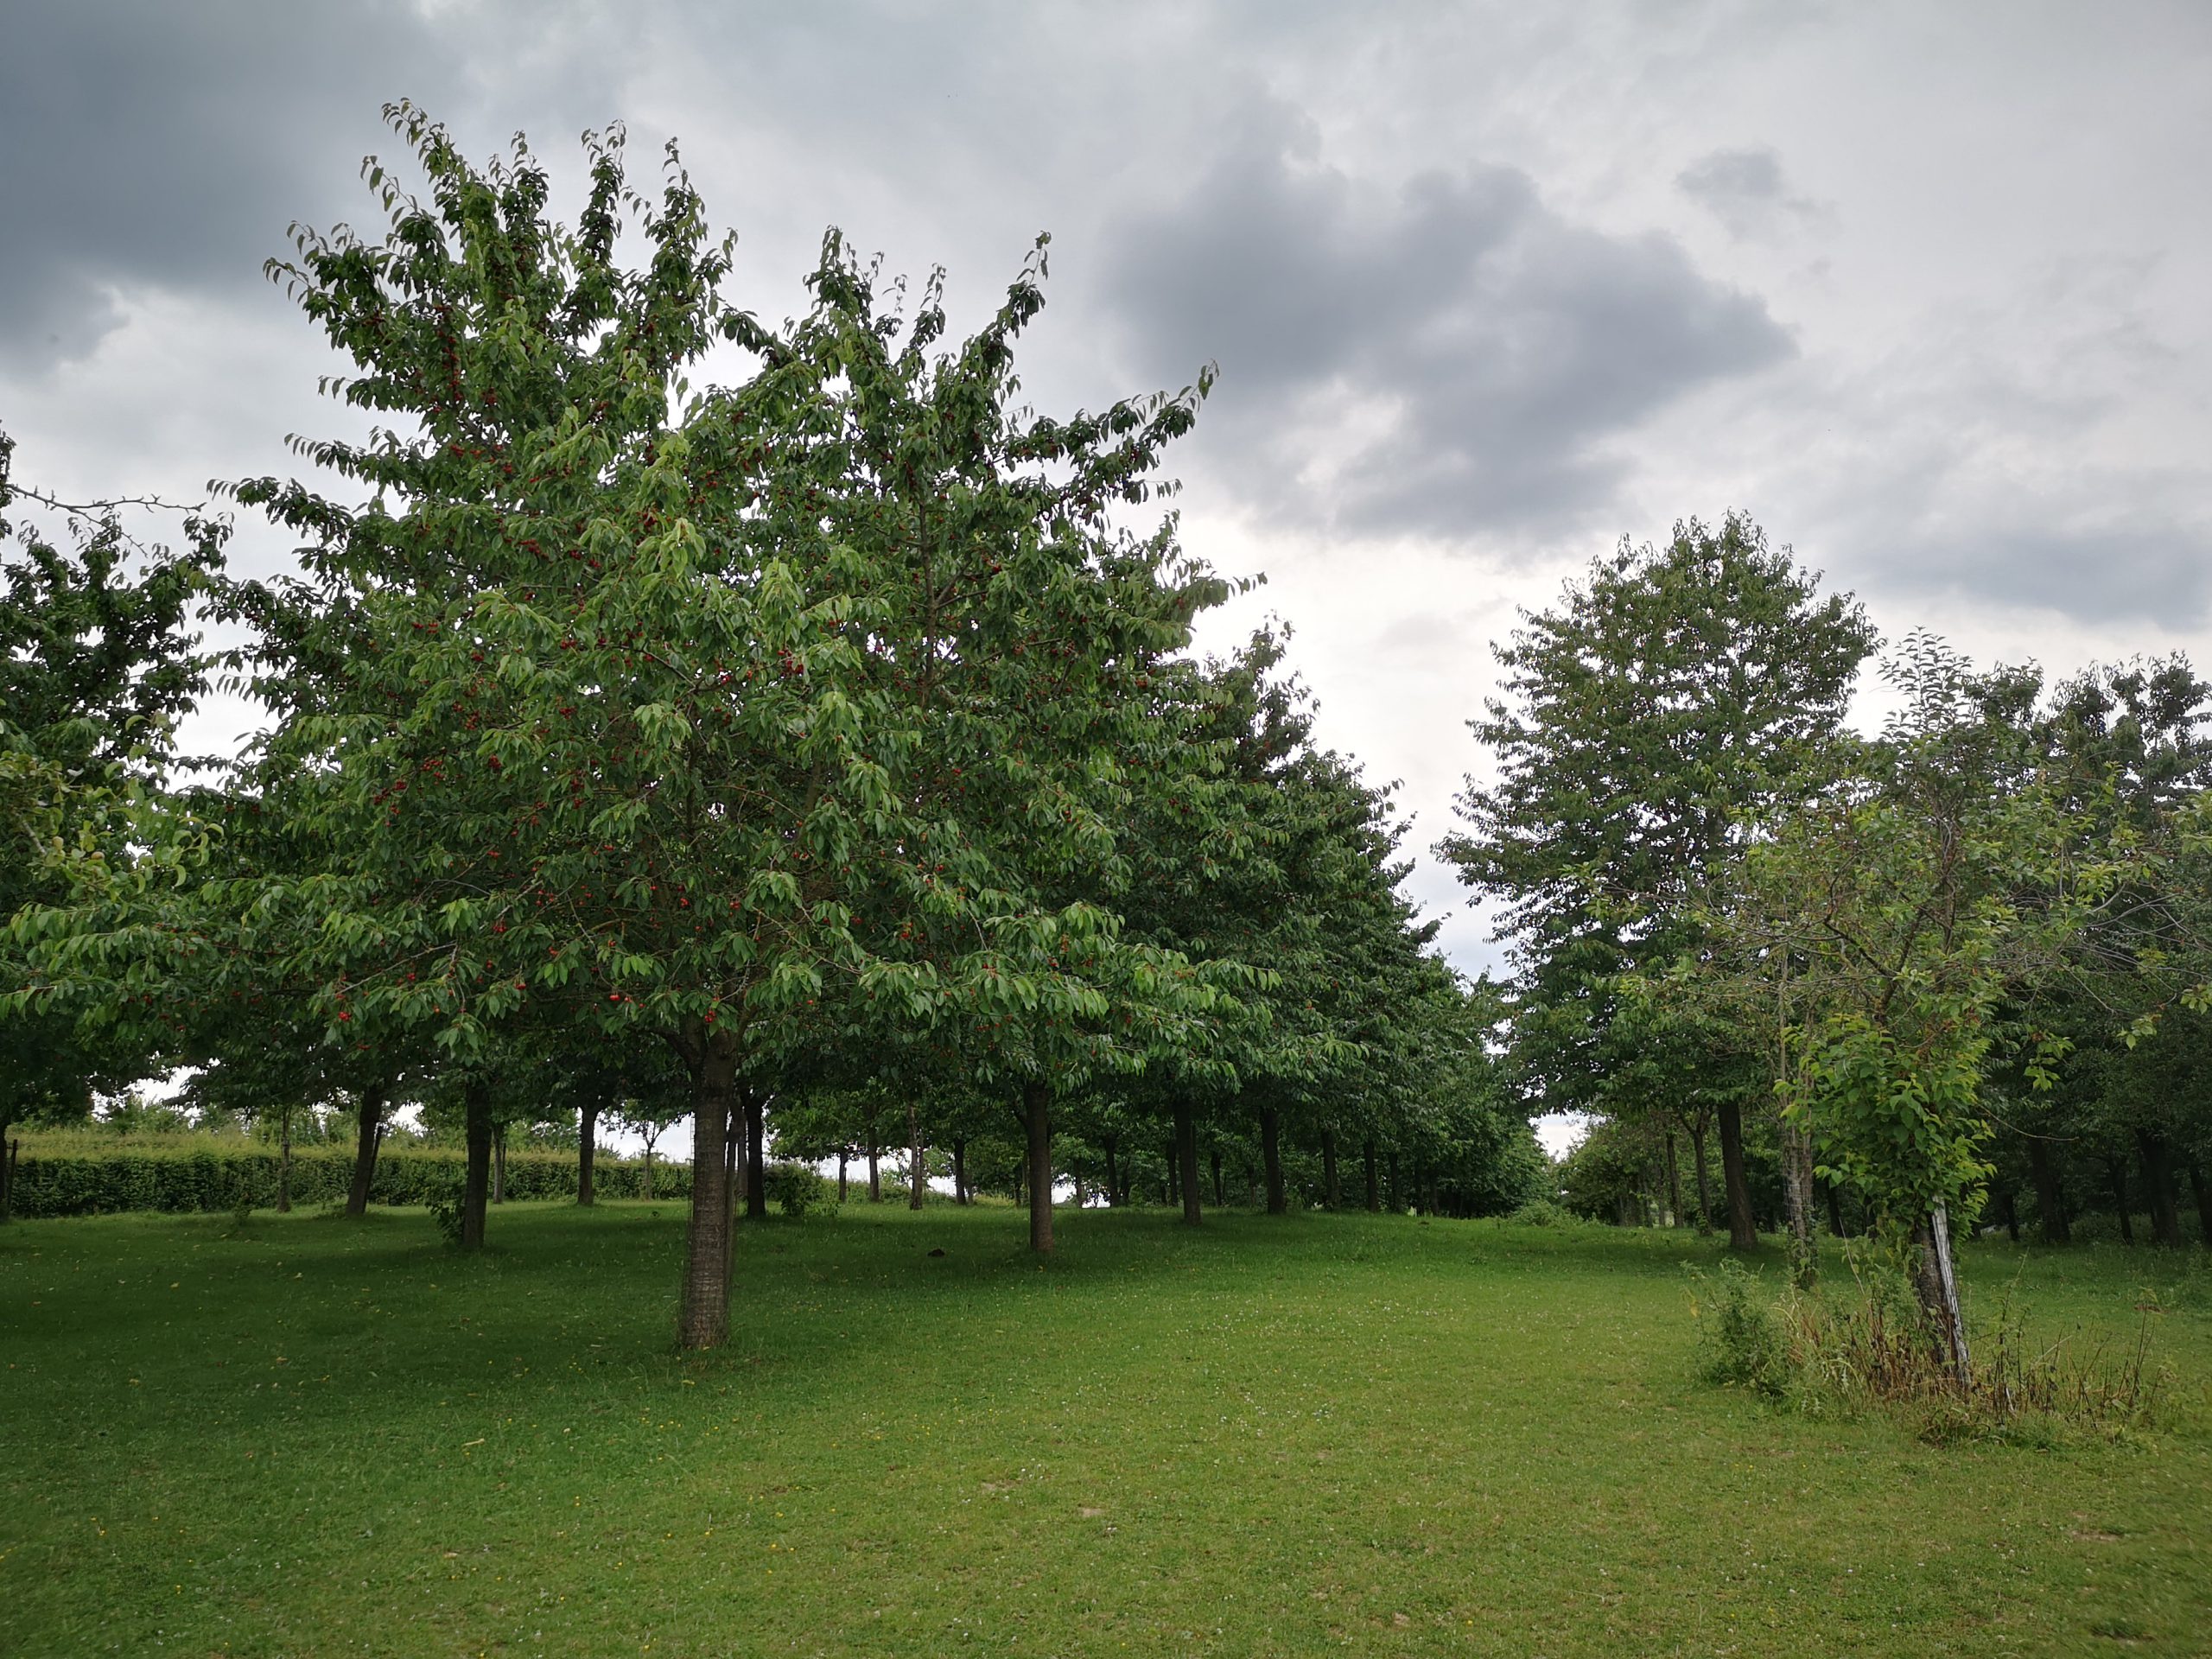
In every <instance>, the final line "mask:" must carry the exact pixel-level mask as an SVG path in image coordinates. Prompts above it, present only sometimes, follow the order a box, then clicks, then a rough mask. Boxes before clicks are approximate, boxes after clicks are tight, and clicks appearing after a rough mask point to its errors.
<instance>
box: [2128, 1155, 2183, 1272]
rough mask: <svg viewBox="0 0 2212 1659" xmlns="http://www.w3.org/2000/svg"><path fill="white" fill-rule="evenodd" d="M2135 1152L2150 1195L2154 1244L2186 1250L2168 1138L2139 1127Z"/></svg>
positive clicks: (2145, 1186)
mask: <svg viewBox="0 0 2212 1659" xmlns="http://www.w3.org/2000/svg"><path fill="white" fill-rule="evenodd" d="M2135 1150H2136V1153H2137V1154H2138V1155H2139V1157H2140V1158H2141V1159H2142V1160H2143V1185H2144V1188H2145V1191H2146V1192H2148V1193H2149V1195H2150V1205H2151V1238H2152V1243H2157V1244H2160V1245H2163V1246H2164V1248H2166V1249H2170V1250H2178V1249H2183V1248H2184V1246H2183V1243H2182V1236H2181V1205H2180V1203H2179V1195H2178V1194H2177V1193H2176V1192H2175V1191H2174V1170H2173V1160H2172V1158H2171V1156H2170V1155H2169V1153H2168V1148H2167V1146H2166V1141H2165V1137H2164V1135H2160V1134H2159V1133H2158V1131H2157V1130H2156V1129H2140V1128H2139V1129H2138V1130H2136V1131H2135Z"/></svg>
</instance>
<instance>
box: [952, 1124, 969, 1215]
mask: <svg viewBox="0 0 2212 1659" xmlns="http://www.w3.org/2000/svg"><path fill="white" fill-rule="evenodd" d="M952 1201H953V1202H954V1203H955V1204H965V1203H967V1202H968V1137H967V1136H966V1135H954V1136H953V1137H952Z"/></svg>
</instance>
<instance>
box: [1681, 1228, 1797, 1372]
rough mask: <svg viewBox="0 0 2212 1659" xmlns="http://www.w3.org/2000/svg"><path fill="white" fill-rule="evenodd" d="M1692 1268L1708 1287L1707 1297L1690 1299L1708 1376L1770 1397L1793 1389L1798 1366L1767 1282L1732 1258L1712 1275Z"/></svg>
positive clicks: (1723, 1262)
mask: <svg viewBox="0 0 2212 1659" xmlns="http://www.w3.org/2000/svg"><path fill="white" fill-rule="evenodd" d="M1690 1271H1691V1273H1692V1274H1693V1275H1694V1277H1695V1278H1696V1279H1697V1280H1698V1281H1699V1283H1700V1286H1701V1287H1706V1289H1707V1294H1706V1295H1705V1296H1704V1297H1703V1298H1701V1299H1700V1298H1699V1297H1697V1296H1693V1297H1692V1298H1691V1300H1690V1316H1691V1317H1692V1318H1693V1319H1696V1320H1697V1322H1698V1346H1699V1349H1700V1353H1701V1354H1702V1356H1703V1361H1704V1371H1705V1376H1706V1379H1707V1381H1708V1382H1713V1383H1719V1384H1720V1385H1721V1386H1722V1387H1724V1388H1742V1389H1751V1390H1753V1391H1754V1392H1755V1393H1758V1394H1764V1395H1768V1396H1769V1397H1770V1398H1774V1397H1779V1396H1780V1395H1783V1394H1785V1393H1787V1392H1788V1391H1789V1383H1790V1381H1791V1378H1792V1376H1794V1375H1795V1373H1796V1364H1795V1363H1794V1362H1793V1359H1792V1356H1791V1354H1790V1349H1789V1338H1788V1337H1787V1335H1786V1334H1785V1330H1784V1325H1783V1319H1781V1317H1780V1316H1779V1314H1778V1313H1777V1309H1776V1307H1775V1306H1774V1304H1772V1303H1771V1302H1770V1301H1769V1300H1767V1298H1766V1295H1765V1292H1764V1287H1762V1286H1761V1285H1760V1283H1759V1281H1758V1280H1757V1279H1756V1278H1754V1277H1753V1276H1752V1275H1751V1274H1748V1273H1746V1272H1745V1271H1744V1269H1743V1268H1742V1267H1741V1266H1739V1265H1738V1263H1736V1262H1732V1261H1729V1260H1727V1259H1726V1258H1724V1259H1723V1260H1722V1262H1721V1263H1720V1266H1719V1268H1717V1269H1716V1270H1715V1271H1714V1272H1713V1273H1712V1274H1703V1273H1700V1272H1698V1270H1697V1269H1696V1268H1692V1269H1691V1270H1690Z"/></svg>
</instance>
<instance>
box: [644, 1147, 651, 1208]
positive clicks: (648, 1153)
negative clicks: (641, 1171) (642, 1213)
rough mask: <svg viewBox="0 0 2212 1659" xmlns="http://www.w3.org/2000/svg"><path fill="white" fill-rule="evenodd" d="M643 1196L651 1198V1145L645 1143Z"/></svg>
mask: <svg viewBox="0 0 2212 1659" xmlns="http://www.w3.org/2000/svg"><path fill="white" fill-rule="evenodd" d="M645 1196H646V1197H647V1198H652V1196H653V1143H652V1141H646V1142H645Z"/></svg>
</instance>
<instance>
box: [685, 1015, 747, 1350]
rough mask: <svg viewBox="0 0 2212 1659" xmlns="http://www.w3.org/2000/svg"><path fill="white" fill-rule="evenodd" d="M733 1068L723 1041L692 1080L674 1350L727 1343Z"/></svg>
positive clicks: (696, 1065) (707, 1044)
mask: <svg viewBox="0 0 2212 1659" xmlns="http://www.w3.org/2000/svg"><path fill="white" fill-rule="evenodd" d="M736 1078H737V1062H736V1055H735V1053H734V1051H733V1050H731V1049H729V1048H726V1047H723V1046H721V1039H716V1038H711V1037H710V1038H707V1039H703V1040H702V1042H701V1045H700V1047H699V1051H698V1053H697V1055H696V1058H694V1060H693V1063H692V1075H691V1125H692V1129H691V1225H690V1230H689V1231H688V1233H687V1234H686V1235H685V1238H684V1260H683V1303H682V1306H681V1308H680V1310H679V1312H678V1313H677V1326H676V1338H677V1346H678V1347H681V1348H686V1349H699V1348H719V1347H721V1345H722V1344H723V1343H725V1342H726V1341H728V1339H729V1278H730V1273H729V1269H730V1232H731V1228H730V1192H729V1173H728V1171H729V1140H730V1127H731V1126H730V1116H731V1108H732V1107H733V1105H734V1104H735V1101H734V1095H735V1092H736V1087H735V1086H736Z"/></svg>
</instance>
